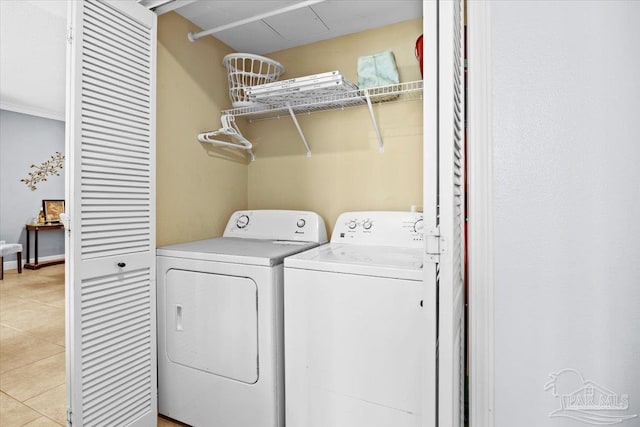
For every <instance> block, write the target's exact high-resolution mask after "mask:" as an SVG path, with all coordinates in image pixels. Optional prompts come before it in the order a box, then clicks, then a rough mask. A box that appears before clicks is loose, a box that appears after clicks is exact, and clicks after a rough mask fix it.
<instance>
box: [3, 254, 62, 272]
mask: <svg viewBox="0 0 640 427" xmlns="http://www.w3.org/2000/svg"><path fill="white" fill-rule="evenodd" d="M61 258H64V254H60V255H49V256H39V257H38V262H44V261H53V260H56V259H61ZM26 262H27V261H26V260H25V258H24V256H23V257H22V265H23V266H24V264H26ZM17 269H18V261H17V260H15V259H14V260H13V261H5V262H4V271H5V272H6V271H8V270H17Z"/></svg>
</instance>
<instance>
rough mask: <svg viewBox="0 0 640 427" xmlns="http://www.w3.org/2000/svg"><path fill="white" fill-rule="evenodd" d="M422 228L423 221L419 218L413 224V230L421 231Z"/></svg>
mask: <svg viewBox="0 0 640 427" xmlns="http://www.w3.org/2000/svg"><path fill="white" fill-rule="evenodd" d="M422 230H424V222H423V220H422V218H420V219H419V220H417V221H416V222H415V223H414V224H413V231H415V232H416V233H422Z"/></svg>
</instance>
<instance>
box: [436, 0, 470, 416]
mask: <svg viewBox="0 0 640 427" xmlns="http://www.w3.org/2000/svg"><path fill="white" fill-rule="evenodd" d="M438 88H439V94H438V193H439V203H438V229H439V230H440V235H441V236H442V237H443V241H442V243H441V247H444V248H445V249H446V250H445V251H444V252H443V253H442V255H441V257H440V263H439V264H438V272H437V289H438V421H439V425H440V426H452V427H458V426H463V425H464V379H465V365H464V361H465V357H464V354H465V353H464V352H465V349H464V342H465V336H464V334H465V324H464V322H465V277H464V265H465V260H464V257H465V249H464V248H465V241H464V223H465V200H464V197H465V194H464V192H465V188H464V180H465V167H464V162H465V158H464V153H465V146H464V145H465V90H464V7H463V2H462V0H454V1H439V2H438Z"/></svg>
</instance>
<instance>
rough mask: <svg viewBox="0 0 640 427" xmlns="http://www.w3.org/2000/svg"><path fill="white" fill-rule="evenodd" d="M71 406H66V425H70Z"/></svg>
mask: <svg viewBox="0 0 640 427" xmlns="http://www.w3.org/2000/svg"><path fill="white" fill-rule="evenodd" d="M71 415H72V414H71V408H67V426H70V425H71Z"/></svg>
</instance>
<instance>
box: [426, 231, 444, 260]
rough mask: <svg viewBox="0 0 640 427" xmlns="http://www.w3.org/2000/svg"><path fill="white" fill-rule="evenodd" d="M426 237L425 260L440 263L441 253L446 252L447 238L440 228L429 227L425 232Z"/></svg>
mask: <svg viewBox="0 0 640 427" xmlns="http://www.w3.org/2000/svg"><path fill="white" fill-rule="evenodd" d="M424 238H425V242H426V244H425V253H426V257H425V260H426V261H428V262H434V263H439V262H440V254H443V253H444V252H445V238H444V237H442V236H441V235H440V229H439V228H431V229H428V230H427V231H426V232H425V233H424Z"/></svg>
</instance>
